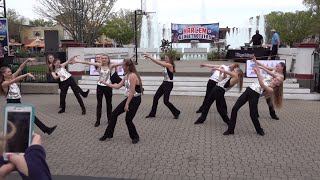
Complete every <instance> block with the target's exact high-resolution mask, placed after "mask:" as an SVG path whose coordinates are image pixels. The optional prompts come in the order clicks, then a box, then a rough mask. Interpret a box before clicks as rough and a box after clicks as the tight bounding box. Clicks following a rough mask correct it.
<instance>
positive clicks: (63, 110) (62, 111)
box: [58, 108, 66, 114]
mask: <svg viewBox="0 0 320 180" xmlns="http://www.w3.org/2000/svg"><path fill="white" fill-rule="evenodd" d="M64 112H66V109H65V108H61V109H60V111H59V112H58V113H59V114H61V113H64Z"/></svg>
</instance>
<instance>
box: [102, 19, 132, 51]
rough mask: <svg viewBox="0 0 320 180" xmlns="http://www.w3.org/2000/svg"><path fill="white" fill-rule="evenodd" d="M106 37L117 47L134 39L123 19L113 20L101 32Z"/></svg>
mask: <svg viewBox="0 0 320 180" xmlns="http://www.w3.org/2000/svg"><path fill="white" fill-rule="evenodd" d="M101 33H104V34H105V35H106V36H107V37H109V38H111V39H113V40H114V41H115V42H116V43H117V44H118V45H119V46H122V45H124V44H129V43H130V42H132V39H133V38H134V32H133V31H132V29H131V28H130V26H129V24H128V23H127V22H126V20H125V19H120V18H113V19H112V20H110V21H109V22H108V23H107V25H106V26H104V27H103V28H102V30H101Z"/></svg>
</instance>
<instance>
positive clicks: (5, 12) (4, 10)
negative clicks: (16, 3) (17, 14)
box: [0, 0, 7, 18]
mask: <svg viewBox="0 0 320 180" xmlns="http://www.w3.org/2000/svg"><path fill="white" fill-rule="evenodd" d="M1 1H3V3H2V5H0V8H3V17H4V18H6V17H7V11H6V0H0V2H1Z"/></svg>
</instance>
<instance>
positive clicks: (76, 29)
mask: <svg viewBox="0 0 320 180" xmlns="http://www.w3.org/2000/svg"><path fill="white" fill-rule="evenodd" d="M38 2H39V3H38V4H39V5H37V6H35V7H34V9H35V12H36V13H37V14H39V15H40V16H42V17H44V18H46V19H49V20H53V21H56V22H57V23H59V24H60V25H61V26H62V27H64V29H65V30H67V31H68V32H69V33H70V35H71V37H72V38H73V40H74V41H75V42H86V43H87V45H89V46H91V45H93V42H94V39H95V38H96V37H97V36H98V32H99V30H100V29H101V27H103V25H104V24H105V23H106V21H107V20H108V17H109V15H110V12H111V10H112V8H113V6H114V4H115V3H116V2H117V0H38Z"/></svg>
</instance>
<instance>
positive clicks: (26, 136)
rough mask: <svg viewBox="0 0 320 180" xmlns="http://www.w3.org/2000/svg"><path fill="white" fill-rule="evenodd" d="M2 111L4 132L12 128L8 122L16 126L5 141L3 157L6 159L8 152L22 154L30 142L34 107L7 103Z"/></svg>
mask: <svg viewBox="0 0 320 180" xmlns="http://www.w3.org/2000/svg"><path fill="white" fill-rule="evenodd" d="M4 111H5V112H4V125H3V128H4V130H3V132H4V134H7V133H10V132H11V131H12V130H13V129H12V127H11V126H10V125H9V124H10V123H12V124H13V125H14V127H15V128H16V133H15V134H14V135H13V137H12V138H10V139H9V140H7V141H5V149H4V152H3V158H4V160H8V158H7V155H8V154H24V152H25V151H26V149H27V148H28V147H29V146H30V144H31V140H32V134H33V122H34V107H33V106H32V105H31V104H7V105H6V107H5V109H4Z"/></svg>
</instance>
